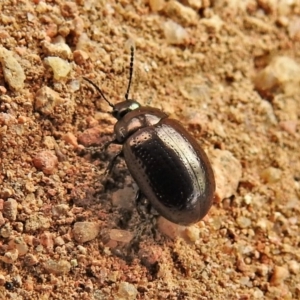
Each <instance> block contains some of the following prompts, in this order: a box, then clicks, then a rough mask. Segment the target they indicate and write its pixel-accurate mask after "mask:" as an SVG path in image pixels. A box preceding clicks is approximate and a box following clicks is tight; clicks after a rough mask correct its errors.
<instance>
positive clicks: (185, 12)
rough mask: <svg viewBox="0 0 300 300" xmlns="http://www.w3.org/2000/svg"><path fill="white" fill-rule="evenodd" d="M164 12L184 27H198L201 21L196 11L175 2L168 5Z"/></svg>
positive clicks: (173, 0) (172, 0) (172, 1)
mask: <svg viewBox="0 0 300 300" xmlns="http://www.w3.org/2000/svg"><path fill="white" fill-rule="evenodd" d="M164 12H165V14H166V15H167V16H168V17H170V18H171V19H174V18H175V19H177V20H178V21H179V22H180V23H181V24H182V25H186V26H190V25H196V24H197V22H198V21H199V17H198V14H197V12H196V11H195V10H193V9H192V8H190V7H187V6H184V5H182V4H181V3H180V2H178V1H175V0H171V1H169V2H167V3H166V5H165V7H164Z"/></svg>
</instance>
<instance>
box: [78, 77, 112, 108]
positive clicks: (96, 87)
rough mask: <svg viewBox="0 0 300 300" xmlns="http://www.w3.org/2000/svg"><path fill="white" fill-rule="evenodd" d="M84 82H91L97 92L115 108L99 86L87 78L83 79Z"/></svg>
mask: <svg viewBox="0 0 300 300" xmlns="http://www.w3.org/2000/svg"><path fill="white" fill-rule="evenodd" d="M83 79H84V80H86V81H87V82H89V83H90V84H91V85H92V86H93V87H94V88H95V89H96V90H97V91H98V93H99V94H100V95H101V97H102V98H103V99H104V100H105V101H106V102H107V103H108V105H109V106H110V107H111V108H114V107H115V106H114V105H113V104H112V103H111V102H110V101H108V100H107V99H106V97H105V96H104V94H103V92H102V91H101V89H100V88H99V86H97V85H96V84H95V83H94V82H93V81H92V80H90V79H88V78H86V77H83Z"/></svg>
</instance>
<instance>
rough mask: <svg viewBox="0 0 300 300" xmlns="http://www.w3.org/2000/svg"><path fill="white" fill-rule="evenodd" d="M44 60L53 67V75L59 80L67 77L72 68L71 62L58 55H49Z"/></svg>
mask: <svg viewBox="0 0 300 300" xmlns="http://www.w3.org/2000/svg"><path fill="white" fill-rule="evenodd" d="M44 61H45V63H46V64H47V65H49V66H50V67H51V69H52V71H53V77H54V79H55V80H58V81H59V80H62V79H65V78H66V77H67V76H68V74H69V73H70V72H71V70H72V68H71V65H70V63H69V62H67V61H66V60H64V59H61V58H60V57H57V56H48V57H46V58H45V59H44Z"/></svg>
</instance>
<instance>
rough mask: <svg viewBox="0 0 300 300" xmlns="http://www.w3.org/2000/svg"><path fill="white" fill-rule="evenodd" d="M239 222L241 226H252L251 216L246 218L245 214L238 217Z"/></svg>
mask: <svg viewBox="0 0 300 300" xmlns="http://www.w3.org/2000/svg"><path fill="white" fill-rule="evenodd" d="M236 222H237V224H238V225H239V226H240V227H241V228H248V227H250V226H251V220H250V219H249V218H246V217H244V216H240V217H238V218H237V219H236Z"/></svg>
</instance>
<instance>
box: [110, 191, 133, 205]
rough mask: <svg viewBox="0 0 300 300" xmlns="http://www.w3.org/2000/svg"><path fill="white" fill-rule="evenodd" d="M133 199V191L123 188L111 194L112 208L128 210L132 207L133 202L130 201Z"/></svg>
mask: <svg viewBox="0 0 300 300" xmlns="http://www.w3.org/2000/svg"><path fill="white" fill-rule="evenodd" d="M134 197H135V191H134V189H132V188H131V187H125V188H123V189H119V190H117V191H115V192H113V193H112V197H111V202H112V205H113V206H117V207H122V208H127V209H130V208H132V206H133V202H132V201H130V199H134Z"/></svg>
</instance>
